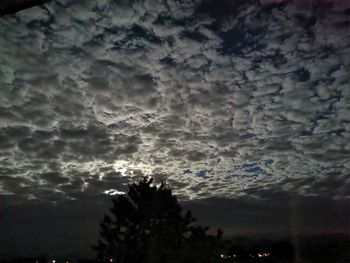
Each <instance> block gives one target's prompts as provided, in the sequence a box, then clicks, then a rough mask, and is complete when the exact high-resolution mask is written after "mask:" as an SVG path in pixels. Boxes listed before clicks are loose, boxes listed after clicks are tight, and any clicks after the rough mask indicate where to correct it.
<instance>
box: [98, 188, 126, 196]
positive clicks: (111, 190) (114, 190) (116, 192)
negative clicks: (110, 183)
mask: <svg viewBox="0 0 350 263" xmlns="http://www.w3.org/2000/svg"><path fill="white" fill-rule="evenodd" d="M103 193H104V194H106V195H123V194H125V192H123V191H118V190H116V189H109V190H105V191H104V192H103Z"/></svg>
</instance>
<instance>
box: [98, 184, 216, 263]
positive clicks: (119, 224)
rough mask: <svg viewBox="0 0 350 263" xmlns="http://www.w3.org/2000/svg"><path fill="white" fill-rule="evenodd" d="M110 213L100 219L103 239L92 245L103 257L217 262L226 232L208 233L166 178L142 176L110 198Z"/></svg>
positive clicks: (126, 262)
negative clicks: (157, 181) (184, 210)
mask: <svg viewBox="0 0 350 263" xmlns="http://www.w3.org/2000/svg"><path fill="white" fill-rule="evenodd" d="M112 202H113V207H112V208H111V213H112V217H110V216H108V215H106V216H105V217H104V219H103V222H102V223H101V230H100V235H101V240H100V241H99V244H98V245H97V246H95V247H94V248H95V249H96V250H97V252H98V258H99V259H100V260H102V261H105V260H108V261H114V262H118V263H161V262H162V263H178V262H183V263H186V262H191V263H196V262H198V263H211V262H219V254H220V253H219V250H220V247H221V243H222V241H221V235H222V232H221V231H220V230H218V234H217V236H211V235H208V234H207V230H208V228H207V227H202V226H194V225H193V222H194V221H195V220H194V218H193V217H192V215H191V213H190V212H187V213H186V214H185V215H183V213H182V211H181V207H180V205H179V203H178V200H177V198H176V197H175V196H174V195H172V192H171V190H170V189H169V187H168V186H167V185H166V184H165V183H161V184H160V185H159V186H156V185H155V184H154V181H153V179H150V178H144V179H143V180H142V181H141V182H139V183H134V184H132V185H131V186H130V187H129V191H128V193H127V194H126V195H120V196H118V197H117V198H115V199H113V200H112Z"/></svg>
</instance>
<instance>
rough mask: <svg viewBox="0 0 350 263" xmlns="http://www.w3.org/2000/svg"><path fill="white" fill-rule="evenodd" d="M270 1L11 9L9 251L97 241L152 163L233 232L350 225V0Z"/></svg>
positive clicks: (208, 217) (3, 121)
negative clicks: (117, 199)
mask: <svg viewBox="0 0 350 263" xmlns="http://www.w3.org/2000/svg"><path fill="white" fill-rule="evenodd" d="M271 2H272V1H268V0H266V1H261V2H256V1H233V0H230V1H229V0H221V1H214V0H177V1H175V0H164V1H160V0H143V1H141V0H139V1H136V0H135V1H131V0H114V1H112V0H99V1H93V0H57V1H56V2H55V1H54V2H52V3H50V4H46V5H44V6H41V7H34V8H31V9H27V10H24V11H22V12H19V13H17V14H15V15H9V16H5V17H2V18H0V200H1V206H0V231H1V232H2V233H0V244H1V246H0V247H1V249H3V251H1V250H0V254H1V253H13V251H17V252H18V253H22V254H26V253H39V252H48V253H54V252H57V253H73V254H74V253H75V254H77V253H80V254H88V253H91V252H89V245H91V243H93V242H95V240H96V239H97V232H98V222H99V220H100V219H101V216H102V214H103V213H104V212H105V211H107V210H106V209H107V207H108V206H109V205H110V204H109V201H108V200H109V198H110V196H111V195H115V194H121V193H123V192H125V191H126V189H127V186H128V184H130V183H131V182H132V181H135V180H139V178H140V176H142V175H153V176H154V177H156V178H157V179H158V180H166V181H167V182H168V183H169V185H170V186H171V187H172V188H173V190H174V193H175V194H176V195H177V196H178V197H179V199H180V200H181V201H182V202H183V204H184V206H185V207H186V208H190V209H192V210H193V211H194V215H195V216H196V215H197V217H198V221H199V222H201V223H205V224H209V225H213V226H221V227H223V229H224V230H225V232H226V233H227V235H238V234H239V235H256V234H258V235H259V234H276V235H291V234H304V233H346V232H347V231H348V229H349V224H350V223H349V214H350V212H349V198H350V74H349V72H350V30H349V27H350V4H346V1H334V2H336V3H333V4H332V3H330V2H331V1H327V3H325V1H323V2H322V1H318V3H312V1H296V2H295V3H281V4H278V5H270V3H271ZM278 2H283V1H278ZM214 212H215V213H214ZM43 243H44V245H43Z"/></svg>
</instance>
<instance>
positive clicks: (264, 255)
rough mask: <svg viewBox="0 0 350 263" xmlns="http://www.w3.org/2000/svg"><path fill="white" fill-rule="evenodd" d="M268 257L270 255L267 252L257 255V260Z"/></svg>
mask: <svg viewBox="0 0 350 263" xmlns="http://www.w3.org/2000/svg"><path fill="white" fill-rule="evenodd" d="M269 256H270V253H268V252H264V253H258V257H259V258H263V257H269Z"/></svg>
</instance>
